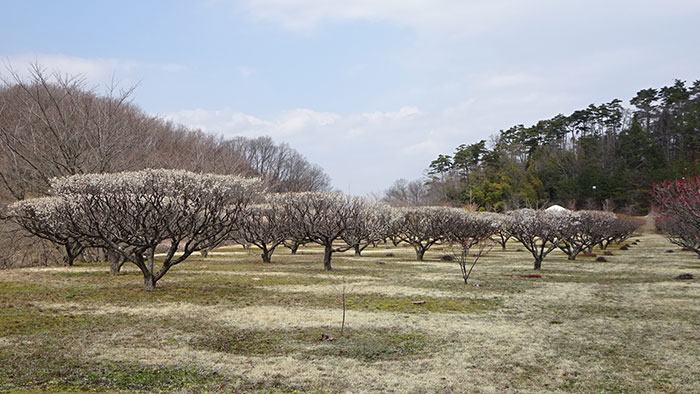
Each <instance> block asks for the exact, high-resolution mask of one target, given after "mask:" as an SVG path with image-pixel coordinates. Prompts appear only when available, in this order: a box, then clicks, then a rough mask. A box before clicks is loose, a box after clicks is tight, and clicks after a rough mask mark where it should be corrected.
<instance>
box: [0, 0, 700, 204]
mask: <svg viewBox="0 0 700 394" xmlns="http://www.w3.org/2000/svg"><path fill="white" fill-rule="evenodd" d="M0 9H2V11H3V15H4V18H3V23H2V24H0V36H2V37H3V39H2V40H0V61H1V62H2V65H1V66H0V74H6V73H7V70H8V68H11V69H13V70H15V71H17V72H19V73H23V72H25V70H26V69H27V67H28V66H29V65H30V64H31V63H38V64H39V65H41V66H42V67H44V68H45V69H46V70H48V71H51V72H60V73H61V74H68V75H78V74H79V75H82V76H84V77H85V78H86V80H87V81H88V83H89V84H90V85H91V86H95V87H96V89H98V90H100V89H104V87H105V86H106V85H108V84H109V83H110V81H112V80H116V81H117V82H118V83H119V85H120V86H122V87H125V88H127V87H130V86H133V85H137V88H136V90H135V92H134V94H133V96H132V97H133V100H134V103H136V104H137V105H138V106H139V107H141V108H142V109H143V110H144V111H145V112H147V113H149V114H153V115H157V116H162V117H164V118H167V119H170V120H172V121H175V122H177V123H181V124H185V125H188V126H192V127H197V128H201V129H203V130H205V131H207V132H211V133H216V134H221V135H224V136H227V137H233V136H246V137H257V136H262V135H269V136H271V137H272V138H274V139H275V140H276V141H278V142H286V143H288V144H289V145H290V146H292V147H293V148H294V149H296V150H298V151H299V152H301V153H302V154H303V155H305V156H306V157H307V158H308V159H309V160H310V161H311V162H314V163H316V164H319V165H320V166H322V167H323V168H324V169H325V170H326V172H327V173H328V174H329V175H330V176H331V178H332V183H333V187H334V188H335V189H338V190H341V191H343V192H347V193H352V194H359V195H364V194H369V193H380V192H381V191H383V190H384V189H385V188H386V187H388V186H389V185H390V184H391V183H392V182H393V181H394V180H396V179H398V178H406V179H416V178H419V177H420V176H422V175H423V174H424V171H425V169H426V168H427V167H428V165H429V163H430V161H431V160H433V159H435V158H436V157H437V155H438V154H441V153H442V154H451V153H452V152H453V151H454V149H455V147H457V146H458V145H460V144H471V143H475V142H478V141H479V140H481V139H487V140H488V139H489V137H490V136H491V135H494V134H497V133H498V132H499V130H502V129H507V128H509V127H511V126H513V125H516V124H525V125H529V124H532V123H535V122H537V121H538V120H541V119H546V118H550V117H553V116H555V115H557V114H559V113H562V114H565V115H566V114H570V113H571V112H573V111H574V110H576V109H580V108H584V107H586V106H588V105H589V104H591V103H597V104H599V103H603V102H609V101H611V100H612V99H614V98H620V99H622V100H624V101H625V102H627V100H629V99H630V98H632V97H633V96H634V94H635V93H636V92H637V91H639V90H641V89H644V88H649V87H661V86H666V85H669V84H672V83H673V81H674V79H681V80H686V81H689V82H691V81H695V80H697V79H700V51H699V50H698V37H700V23H698V22H697V21H698V20H700V1H697V0H665V1H663V2H661V1H657V0H653V1H652V0H605V1H602V0H585V1H584V0H528V1H522V0H484V1H482V0H479V1H475V0H354V1H350V0H337V1H324V0H239V1H226V0H209V1H205V0H202V1H177V0H169V1H156V0H140V1H128V0H126V1H87V0H86V1H70V0H63V1H50V0H45V1H32V0H24V1H10V0H0Z"/></svg>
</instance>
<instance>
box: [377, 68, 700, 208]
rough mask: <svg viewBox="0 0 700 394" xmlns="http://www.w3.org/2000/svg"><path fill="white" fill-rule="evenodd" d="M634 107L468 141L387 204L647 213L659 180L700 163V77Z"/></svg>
mask: <svg viewBox="0 0 700 394" xmlns="http://www.w3.org/2000/svg"><path fill="white" fill-rule="evenodd" d="M630 104H631V106H630V107H624V106H623V105H622V101H621V100H618V99H615V100H612V101H611V102H609V103H604V104H600V105H593V104H591V105H590V106H588V107H587V108H584V109H581V110H578V111H574V112H573V113H572V114H570V115H568V116H566V115H561V114H560V115H557V116H555V117H553V118H551V119H546V120H542V121H539V122H537V123H536V124H534V125H532V126H529V127H526V126H524V125H516V126H513V127H511V128H509V129H507V130H502V131H500V132H499V133H498V134H497V135H494V136H492V138H491V140H490V141H488V142H487V141H486V140H481V141H479V142H476V143H473V144H462V145H460V146H458V147H457V148H456V149H455V152H454V153H453V154H451V155H449V154H441V155H439V156H438V157H437V158H436V159H435V160H433V161H432V162H431V163H430V165H429V167H428V169H427V178H426V179H423V180H419V181H413V182H408V181H406V180H399V181H397V182H396V183H394V184H393V185H392V186H391V187H390V188H389V189H388V190H387V191H386V193H385V200H386V201H387V202H389V203H391V204H394V205H431V204H436V203H451V204H455V205H466V204H472V205H475V206H478V207H481V208H483V209H487V210H496V211H503V210H507V209H515V208H520V207H534V208H536V207H539V206H542V205H545V204H552V203H557V204H560V205H564V206H568V207H570V208H576V209H598V208H605V209H616V210H620V211H625V212H627V213H634V214H640V213H645V212H647V211H648V210H649V208H650V206H651V202H652V199H651V195H650V194H649V190H650V187H651V185H652V184H654V183H657V182H661V181H663V180H664V179H674V178H680V177H682V176H684V175H692V173H693V172H694V171H695V169H696V168H699V166H700V81H696V82H694V83H693V84H692V85H690V86H689V85H688V84H687V83H686V82H684V81H680V80H676V81H675V83H674V84H673V85H671V86H665V87H662V88H660V89H652V88H650V89H644V90H641V91H639V92H638V93H637V94H636V96H635V97H633V98H632V99H631V100H630Z"/></svg>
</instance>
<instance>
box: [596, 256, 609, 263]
mask: <svg viewBox="0 0 700 394" xmlns="http://www.w3.org/2000/svg"><path fill="white" fill-rule="evenodd" d="M595 261H599V262H601V263H605V262H606V261H608V259H606V258H605V257H603V256H600V257H598V258H597V259H595Z"/></svg>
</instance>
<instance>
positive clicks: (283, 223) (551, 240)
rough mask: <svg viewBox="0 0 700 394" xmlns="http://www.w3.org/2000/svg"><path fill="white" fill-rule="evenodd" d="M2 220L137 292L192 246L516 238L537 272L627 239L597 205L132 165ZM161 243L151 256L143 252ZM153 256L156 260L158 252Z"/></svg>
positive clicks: (625, 229)
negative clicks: (110, 268)
mask: <svg viewBox="0 0 700 394" xmlns="http://www.w3.org/2000/svg"><path fill="white" fill-rule="evenodd" d="M8 217H9V218H10V219H11V220H13V221H15V222H16V223H18V224H19V225H21V226H22V227H24V228H25V229H27V230H28V231H29V232H31V233H32V234H34V235H36V236H38V237H41V238H44V239H47V240H49V241H51V242H53V243H55V244H56V245H60V246H62V247H63V248H64V249H65V254H66V261H67V263H68V264H72V262H73V260H75V259H76V258H77V256H78V255H79V254H80V253H81V252H82V251H83V250H84V249H85V248H102V249H104V250H106V251H107V252H108V253H107V254H108V255H109V256H111V259H112V260H113V264H114V266H116V267H117V269H118V267H119V266H120V264H122V263H123V262H125V261H128V262H131V263H133V264H135V265H136V266H137V267H138V268H139V269H140V270H141V272H142V273H143V277H144V286H145V288H146V289H153V288H155V285H156V282H157V281H158V280H159V279H160V278H162V277H163V276H164V275H165V274H166V273H167V272H168V270H169V269H170V268H171V267H172V266H174V265H176V264H179V263H181V262H182V261H184V260H185V259H186V258H187V257H188V256H190V255H191V254H192V253H194V252H196V251H206V250H210V249H212V248H214V247H216V246H217V245H220V244H221V243H222V242H224V241H230V240H233V241H235V242H238V243H241V244H248V245H255V246H257V247H258V248H260V249H261V251H262V259H263V261H265V262H270V261H271V258H272V254H273V253H274V251H275V249H276V248H277V247H279V246H280V245H285V246H288V247H290V248H291V249H292V251H293V252H294V251H295V250H296V248H297V247H298V246H299V245H303V244H306V243H316V244H319V245H321V246H323V247H324V259H323V263H324V268H325V269H327V270H331V269H332V266H331V259H332V256H333V254H334V253H336V252H342V251H346V250H350V249H354V250H355V253H356V255H360V254H361V252H362V251H363V250H364V249H365V248H366V247H367V246H369V245H372V244H375V245H376V244H377V243H379V242H388V241H389V240H391V241H392V242H393V243H394V244H398V243H400V242H405V243H408V244H410V245H411V246H413V247H414V249H415V251H416V257H417V259H418V260H423V257H424V255H425V252H426V251H427V250H428V249H430V248H431V247H432V246H433V245H436V244H449V245H451V246H452V247H453V248H457V249H459V250H460V251H461V253H462V255H463V256H464V255H467V254H468V252H469V250H470V249H471V248H472V247H473V246H474V245H477V244H479V243H484V242H487V241H490V240H492V239H495V240H496V241H497V242H499V243H501V244H502V245H503V247H505V244H506V242H507V241H508V239H509V238H511V237H512V238H514V239H516V240H518V241H520V242H521V243H522V244H523V245H524V246H525V247H526V248H527V249H528V250H529V251H530V252H531V253H532V255H533V257H534V258H535V269H540V267H541V263H542V260H543V259H544V257H545V256H546V255H547V254H548V253H549V252H551V251H552V250H554V249H555V248H557V247H558V248H560V249H562V250H563V251H564V252H566V253H567V254H568V255H569V256H570V258H571V259H573V258H575V256H576V254H578V253H579V252H580V251H581V250H584V249H586V248H592V247H593V246H594V245H596V244H600V245H602V246H606V245H607V244H608V243H610V242H613V241H620V240H622V239H624V238H626V237H628V236H629V235H630V234H631V232H632V231H633V230H634V228H635V226H634V223H632V222H631V221H630V220H626V219H624V218H620V217H618V216H616V215H615V214H612V213H607V212H593V211H590V212H588V211H586V212H570V211H562V212H556V211H554V212H548V211H534V210H529V209H525V210H519V211H513V212H509V213H508V214H494V213H473V212H469V211H467V210H464V209H459V208H448V207H414V208H391V207H389V206H388V205H385V204H382V203H371V202H368V201H366V200H365V199H363V198H361V197H354V196H347V195H342V194H336V193H326V192H298V193H282V194H281V193H270V194H266V193H264V190H263V186H262V182H261V180H260V179H259V178H242V177H238V176H231V175H214V174H196V173H192V172H188V171H184V170H163V169H160V170H153V169H147V170H141V171H132V172H122V173H113V174H82V175H73V176H69V177H63V178H56V179H54V180H53V181H52V183H51V195H50V196H47V197H40V198H34V199H27V200H23V201H19V202H16V203H14V204H12V205H10V206H9V209H8ZM164 245H167V252H166V253H165V256H164V257H163V258H162V262H160V263H159V265H158V264H156V259H155V251H156V248H158V247H163V246H164ZM159 260H160V259H159Z"/></svg>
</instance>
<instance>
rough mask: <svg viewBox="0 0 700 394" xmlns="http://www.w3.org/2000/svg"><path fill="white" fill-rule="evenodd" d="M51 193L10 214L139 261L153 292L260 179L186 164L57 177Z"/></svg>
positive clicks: (227, 225)
mask: <svg viewBox="0 0 700 394" xmlns="http://www.w3.org/2000/svg"><path fill="white" fill-rule="evenodd" d="M52 191H53V193H54V194H55V195H54V196H52V197H45V198H39V199H29V200H24V201H20V202H16V203H14V204H12V205H11V206H10V207H9V208H10V210H9V211H10V215H11V217H19V214H18V213H22V217H24V218H28V217H29V215H28V213H31V212H36V213H39V215H37V219H36V220H37V221H41V220H43V219H44V218H51V219H53V220H55V221H56V223H55V224H51V226H54V227H56V228H58V229H60V231H61V232H65V233H68V234H70V235H71V237H73V238H75V239H78V240H79V241H80V242H81V244H83V245H90V246H94V247H102V248H105V249H108V250H109V251H111V252H113V253H115V254H117V255H119V256H122V257H123V258H124V259H125V260H127V261H129V262H132V263H133V264H135V265H136V266H137V267H139V269H140V270H141V272H142V273H143V278H144V288H145V289H147V290H152V289H154V288H155V286H156V282H157V281H158V280H159V279H160V278H162V277H163V275H165V274H166V273H167V272H168V270H169V269H170V268H171V267H172V266H174V265H176V264H179V263H181V262H182V261H184V260H185V259H186V258H187V257H188V256H189V255H191V254H192V253H193V252H195V251H198V250H202V249H205V248H209V247H211V246H214V245H217V244H219V243H220V242H221V241H222V240H223V239H225V238H226V237H227V236H228V235H229V233H230V232H231V231H232V230H234V229H235V228H236V226H237V225H238V224H239V221H240V218H241V215H242V213H243V211H244V209H245V207H246V206H247V204H248V203H249V202H250V201H251V200H252V199H253V198H254V197H255V196H256V195H258V193H259V192H260V182H259V180H257V179H244V178H240V177H236V176H226V175H212V174H195V173H191V172H187V171H182V170H142V171H136V172H123V173H115V174H84V175H73V176H70V177H64V178H57V179H54V180H53V182H52ZM53 211H56V213H50V214H49V213H44V212H53ZM23 220H26V219H23ZM18 222H19V223H20V224H21V223H23V221H19V220H18ZM47 227H48V226H47ZM163 241H168V242H169V243H170V247H169V249H168V251H167V253H166V255H165V257H164V258H163V262H162V264H161V266H160V267H156V266H155V259H154V254H155V249H156V247H157V246H158V245H159V244H161V243H162V242H163ZM178 251H180V253H177V252H178Z"/></svg>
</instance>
